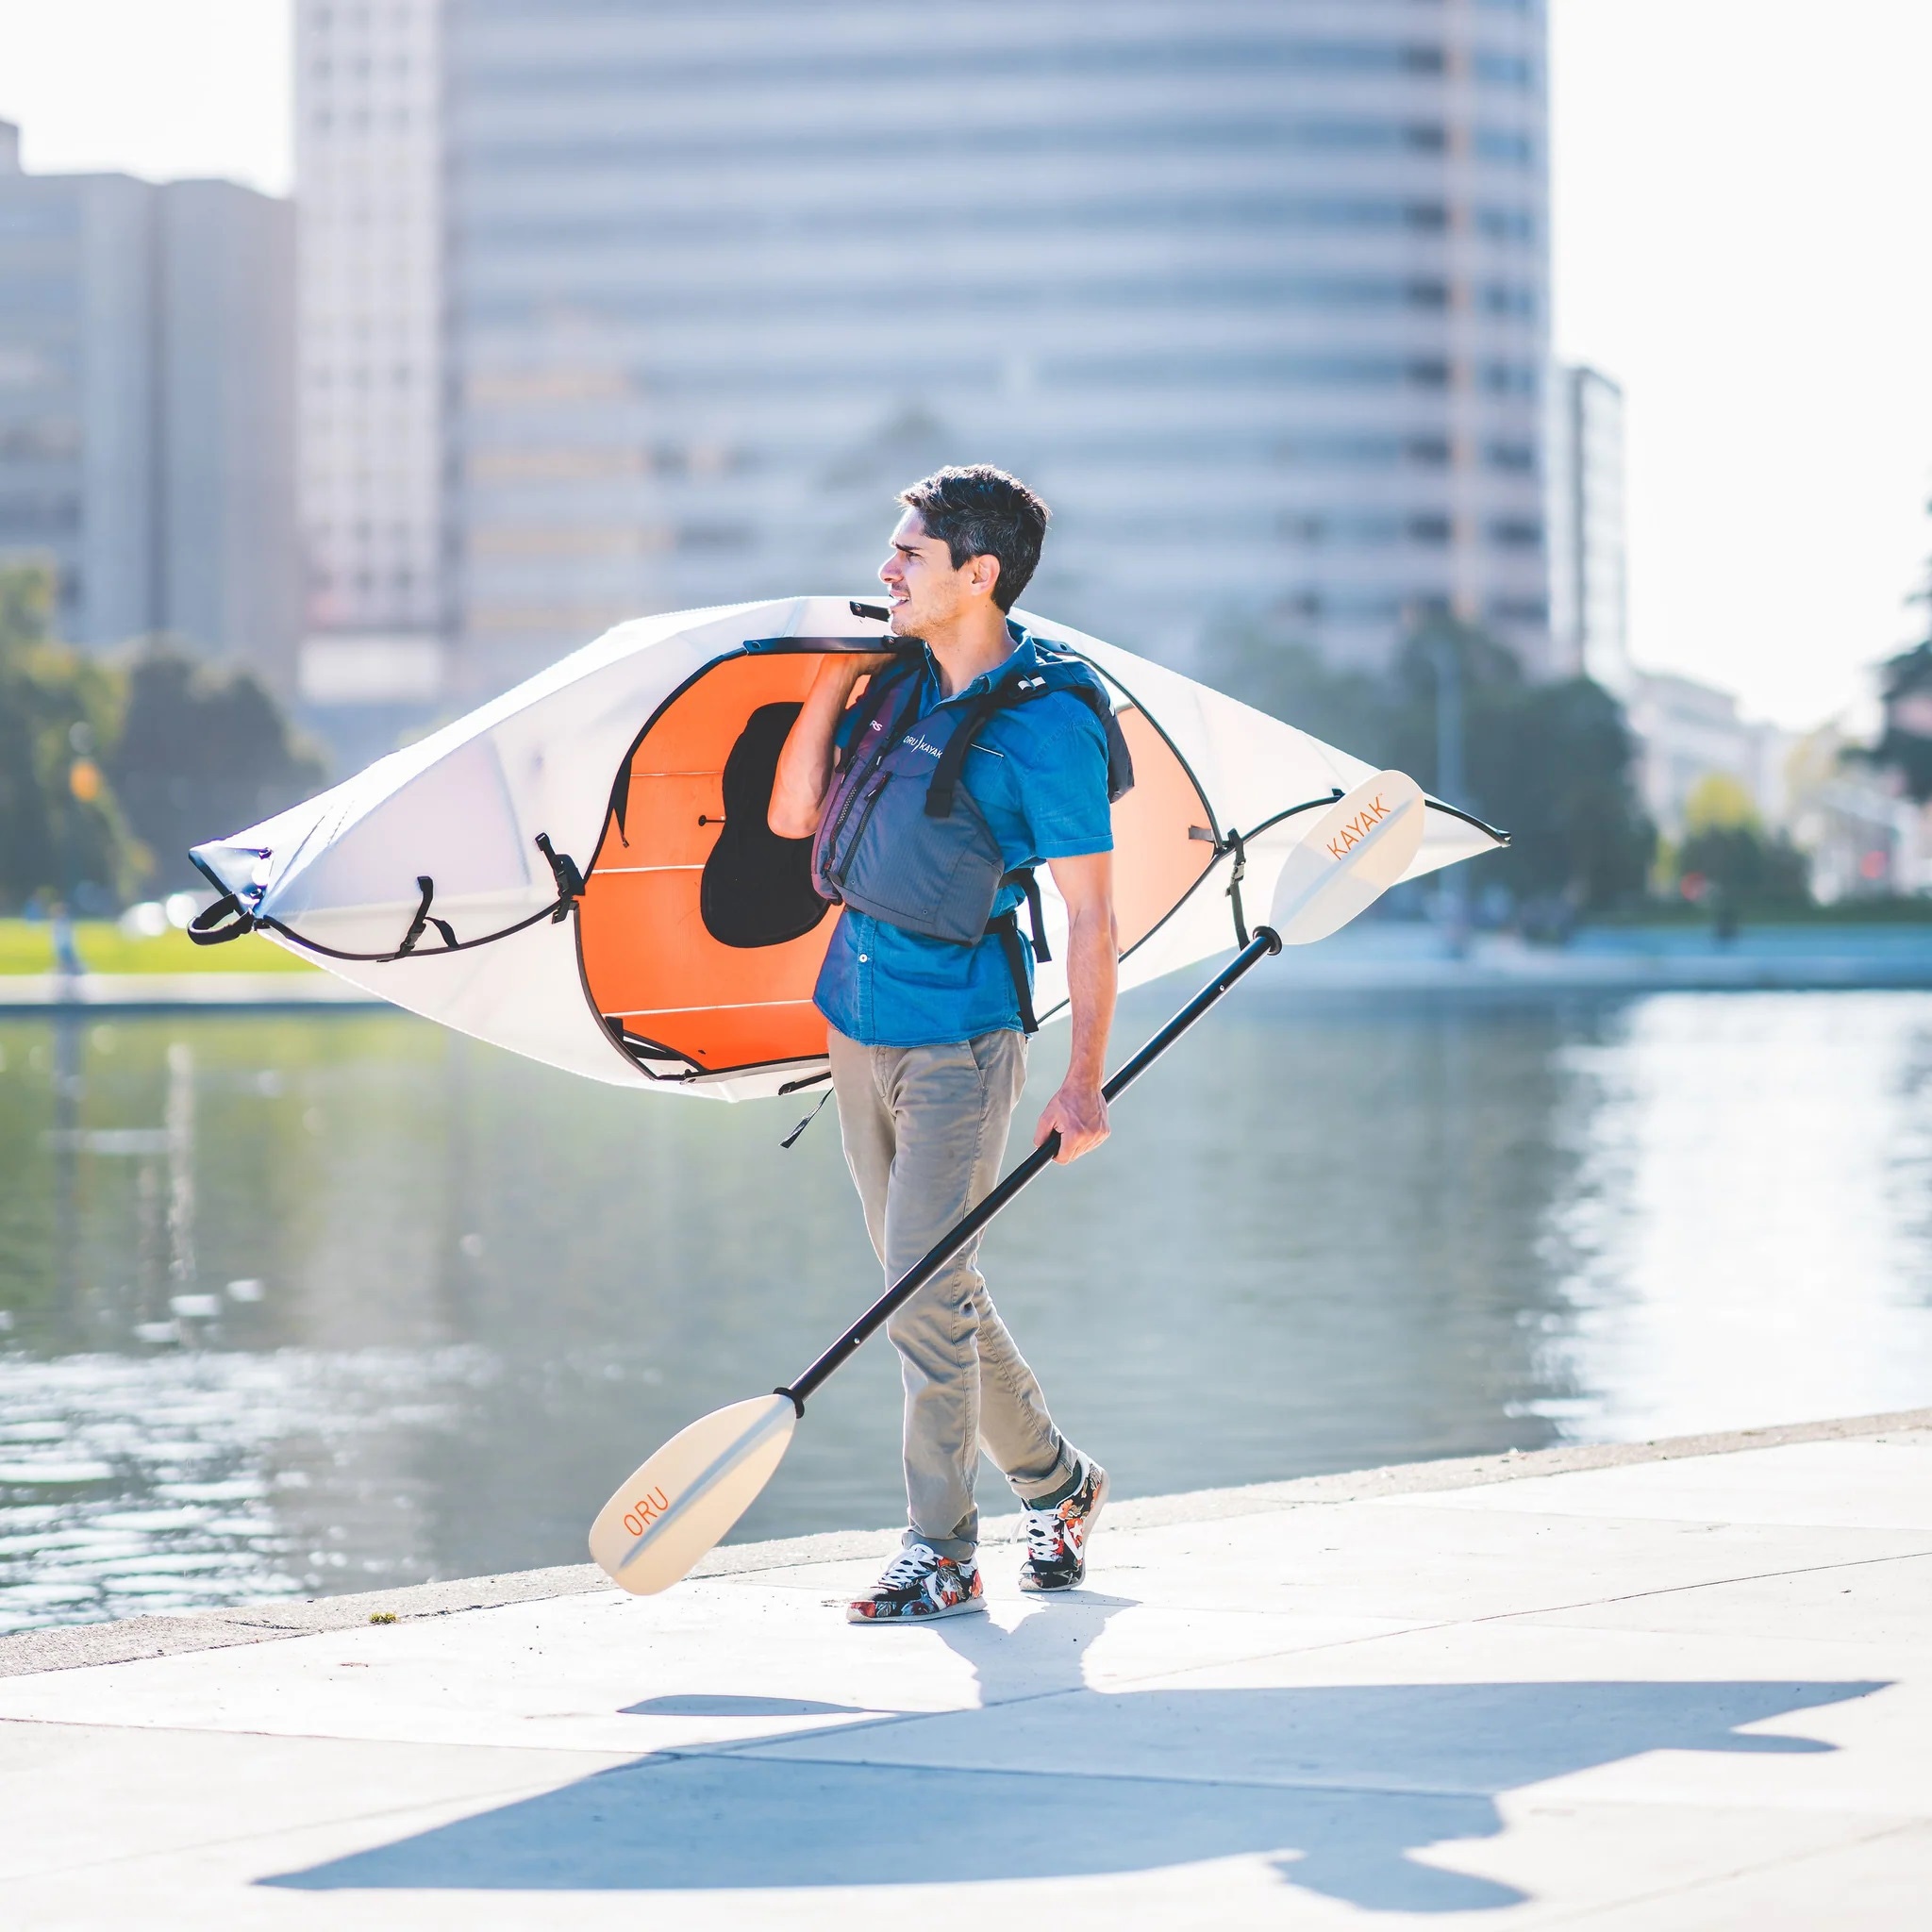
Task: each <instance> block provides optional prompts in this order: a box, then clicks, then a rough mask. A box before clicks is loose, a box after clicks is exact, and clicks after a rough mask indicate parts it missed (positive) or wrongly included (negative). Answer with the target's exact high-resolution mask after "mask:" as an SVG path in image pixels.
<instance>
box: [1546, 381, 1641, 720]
mask: <svg viewBox="0 0 1932 1932" xmlns="http://www.w3.org/2000/svg"><path fill="white" fill-rule="evenodd" d="M1549 397H1550V414H1549V441H1548V456H1547V474H1548V477H1549V511H1548V515H1549V558H1550V642H1551V668H1552V669H1553V670H1555V671H1557V672H1559V673H1562V674H1565V675H1574V674H1577V673H1583V674H1586V675H1589V676H1591V677H1593V678H1595V679H1596V681H1597V682H1598V683H1599V684H1601V685H1603V686H1605V687H1606V688H1607V689H1608V690H1610V691H1616V692H1618V693H1619V694H1620V695H1621V694H1624V693H1626V692H1628V691H1629V690H1630V688H1631V676H1632V674H1631V669H1630V646H1629V635H1628V632H1629V625H1628V614H1627V603H1626V591H1625V567H1624V391H1622V390H1621V389H1620V388H1619V387H1618V386H1617V384H1616V383H1614V382H1612V381H1611V380H1610V378H1609V377H1608V376H1607V375H1602V374H1601V373H1600V372H1598V371H1597V370H1594V369H1589V368H1585V367H1583V366H1581V365H1580V364H1579V365H1576V366H1574V367H1572V366H1559V367H1557V368H1556V369H1554V370H1553V371H1552V372H1551V376H1550V387H1549Z"/></svg>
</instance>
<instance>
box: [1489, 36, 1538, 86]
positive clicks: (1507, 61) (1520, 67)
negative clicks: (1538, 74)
mask: <svg viewBox="0 0 1932 1932" xmlns="http://www.w3.org/2000/svg"><path fill="white" fill-rule="evenodd" d="M1474 65H1475V77H1476V78H1477V79H1478V80H1479V81H1482V82H1483V83H1484V84H1485V85H1486V86H1488V87H1512V88H1516V89H1518V90H1519V91H1523V90H1526V89H1527V88H1528V86H1529V84H1530V81H1531V78H1532V77H1533V75H1534V74H1535V69H1534V68H1532V67H1531V65H1530V63H1529V61H1528V60H1527V59H1525V58H1524V56H1523V55H1521V54H1500V53H1498V52H1497V51H1496V50H1495V49H1494V48H1493V47H1478V48H1477V49H1476V54H1475V63H1474Z"/></svg>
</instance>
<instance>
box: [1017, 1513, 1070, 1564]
mask: <svg viewBox="0 0 1932 1932" xmlns="http://www.w3.org/2000/svg"><path fill="white" fill-rule="evenodd" d="M1026 1554H1027V1556H1029V1557H1031V1558H1032V1559H1033V1560H1034V1561H1035V1562H1036V1563H1057V1562H1058V1561H1059V1559H1060V1557H1063V1556H1064V1555H1065V1554H1066V1532H1065V1528H1064V1526H1063V1525H1062V1524H1061V1522H1060V1512H1059V1507H1058V1504H1056V1505H1055V1507H1053V1508H1051V1509H1029V1510H1027V1512H1026Z"/></svg>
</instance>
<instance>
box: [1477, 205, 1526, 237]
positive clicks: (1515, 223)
mask: <svg viewBox="0 0 1932 1932" xmlns="http://www.w3.org/2000/svg"><path fill="white" fill-rule="evenodd" d="M1475 225H1476V229H1477V232H1478V233H1480V234H1482V235H1484V236H1486V237H1487V238H1488V239H1489V240H1490V241H1491V242H1531V241H1534V240H1535V239H1536V219H1535V217H1534V216H1533V215H1532V214H1531V213H1530V211H1529V210H1528V209H1527V208H1495V207H1483V208H1477V209H1476V211H1475Z"/></svg>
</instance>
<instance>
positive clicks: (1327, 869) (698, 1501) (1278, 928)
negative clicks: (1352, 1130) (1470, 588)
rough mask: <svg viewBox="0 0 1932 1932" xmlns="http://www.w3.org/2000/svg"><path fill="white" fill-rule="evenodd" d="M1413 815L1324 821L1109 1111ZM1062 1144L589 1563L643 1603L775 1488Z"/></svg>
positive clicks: (1397, 848) (1368, 894)
mask: <svg viewBox="0 0 1932 1932" xmlns="http://www.w3.org/2000/svg"><path fill="white" fill-rule="evenodd" d="M1423 814H1424V805H1423V794H1422V790H1421V788H1420V787H1419V786H1418V785H1417V784H1416V782H1415V780H1414V779H1413V778H1409V777H1406V776H1404V774H1402V773H1400V772H1378V773H1377V774H1375V775H1374V777H1373V778H1371V779H1369V780H1367V782H1366V783H1364V784H1361V785H1357V787H1356V789H1355V790H1354V791H1351V792H1350V793H1349V794H1348V796H1347V797H1345V798H1343V799H1341V800H1340V801H1339V802H1338V803H1336V804H1335V805H1333V806H1331V807H1330V808H1328V809H1327V810H1326V811H1325V812H1324V813H1323V814H1322V815H1321V817H1320V818H1318V819H1317V820H1316V821H1315V823H1314V824H1313V825H1311V826H1310V827H1309V829H1308V830H1307V833H1306V834H1304V836H1303V837H1302V839H1301V841H1300V842H1299V843H1298V844H1297V845H1296V846H1295V847H1294V849H1293V850H1292V851H1291V853H1290V854H1289V856H1288V859H1287V862H1286V863H1285V864H1284V865H1283V866H1282V868H1281V876H1280V878H1279V879H1278V880H1277V882H1276V884H1275V887H1274V902H1273V904H1272V906H1271V908H1270V910H1269V923H1268V924H1266V925H1263V926H1260V927H1258V928H1257V931H1256V933H1255V937H1254V939H1253V940H1252V941H1250V942H1249V943H1248V944H1247V945H1246V946H1245V947H1243V948H1242V950H1241V952H1240V953H1238V954H1237V955H1236V956H1235V958H1234V959H1233V961H1232V962H1231V963H1230V964H1229V965H1228V966H1227V967H1226V968H1225V969H1224V971H1222V972H1221V973H1220V974H1217V975H1216V976H1215V977H1214V978H1213V979H1212V980H1210V981H1209V982H1208V985H1206V986H1205V987H1203V988H1202V989H1201V991H1199V992H1197V993H1196V994H1195V995H1194V997H1193V998H1192V999H1191V1000H1190V1001H1189V1002H1188V1004H1187V1005H1186V1006H1185V1007H1183V1008H1181V1010H1180V1011H1179V1012H1178V1013H1176V1014H1175V1015H1174V1018H1173V1019H1172V1020H1170V1021H1169V1022H1168V1023H1167V1024H1166V1025H1165V1026H1163V1027H1162V1028H1161V1029H1160V1031H1159V1032H1158V1033H1157V1034H1156V1035H1155V1036H1154V1038H1153V1039H1152V1040H1150V1041H1148V1042H1147V1044H1146V1045H1145V1046H1143V1047H1142V1048H1141V1051H1140V1052H1139V1053H1137V1054H1136V1055H1135V1056H1134V1058H1132V1059H1130V1060H1129V1061H1128V1062H1127V1063H1126V1065H1125V1066H1124V1067H1123V1068H1122V1069H1121V1070H1120V1072H1119V1073H1117V1074H1115V1075H1114V1076H1113V1078H1112V1079H1111V1080H1109V1081H1108V1083H1107V1086H1106V1089H1105V1090H1104V1091H1105V1092H1106V1094H1107V1097H1108V1101H1109V1102H1111V1101H1113V1100H1115V1099H1117V1098H1118V1097H1119V1096H1120V1095H1121V1094H1122V1093H1124V1091H1126V1090H1127V1088H1129V1087H1130V1086H1132V1085H1133V1083H1134V1082H1135V1081H1136V1080H1137V1079H1139V1078H1140V1076H1141V1074H1144V1073H1145V1072H1146V1071H1147V1069H1148V1068H1149V1067H1151V1066H1152V1065H1153V1064H1154V1062H1155V1061H1156V1060H1157V1059H1158V1058H1160V1056H1161V1055H1162V1054H1164V1053H1165V1052H1166V1051H1167V1049H1168V1048H1169V1047H1170V1046H1172V1045H1173V1044H1174V1041H1176V1040H1178V1039H1179V1038H1180V1037H1181V1035H1182V1034H1183V1033H1185V1032H1186V1031H1187V1030H1188V1028H1189V1027H1191V1025H1192V1024H1194V1022H1195V1021H1196V1020H1198V1019H1199V1018H1200V1017H1201V1016H1202V1014H1204V1013H1205V1012H1207V1010H1208V1008H1209V1007H1211V1006H1213V1005H1215V1004H1216V1002H1217V1001H1219V1000H1220V999H1221V997H1222V995H1223V994H1224V993H1225V992H1226V991H1228V990H1229V989H1230V988H1231V987H1233V986H1234V985H1235V983H1236V982H1237V981H1238V980H1240V979H1241V978H1242V977H1244V976H1245V975H1246V974H1247V973H1248V972H1249V971H1250V970H1251V969H1252V968H1253V967H1255V966H1256V965H1257V964H1258V963H1259V962H1260V961H1261V960H1263V959H1266V958H1272V957H1273V956H1274V954H1276V953H1278V952H1280V950H1281V949H1282V947H1283V946H1285V945H1288V946H1301V945H1307V944H1308V943H1309V942H1310V941H1314V940H1321V939H1326V938H1327V937H1328V935H1329V934H1330V933H1332V932H1334V931H1336V930H1337V929H1338V928H1340V927H1341V926H1343V925H1346V924H1348V922H1349V921H1350V920H1351V919H1353V918H1354V917H1355V916H1356V914H1357V913H1358V912H1360V911H1362V910H1363V909H1364V908H1366V907H1368V906H1370V905H1372V904H1373V903H1374V901H1375V900H1376V899H1378V898H1379V897H1380V896H1381V895H1382V894H1383V893H1384V892H1385V891H1388V890H1389V888H1390V887H1391V886H1392V885H1393V884H1394V883H1395V882H1396V880H1397V879H1399V878H1401V876H1402V875H1403V874H1404V873H1406V872H1407V870H1408V868H1409V866H1410V864H1411V863H1412V862H1413V860H1414V858H1415V855H1416V853H1417V851H1418V850H1419V849H1420V847H1421V845H1422V840H1423ZM1058 1147H1059V1137H1058V1135H1057V1134H1056V1135H1049V1136H1048V1137H1047V1139H1046V1140H1045V1141H1042V1142H1041V1145H1040V1146H1038V1147H1036V1148H1035V1149H1034V1150H1033V1152H1032V1153H1031V1154H1029V1155H1028V1156H1027V1157H1026V1158H1025V1159H1024V1160H1023V1161H1022V1162H1021V1163H1020V1165H1019V1166H1018V1167H1016V1168H1015V1169H1014V1170H1013V1171H1012V1173H1011V1174H1008V1176H1007V1177H1006V1179H1005V1180H1003V1181H1001V1182H1000V1184H999V1186H998V1187H996V1188H995V1189H994V1190H993V1191H992V1192H991V1193H990V1194H988V1195H987V1197H986V1198H985V1199H984V1200H983V1201H981V1202H980V1203H979V1205H978V1206H977V1207H976V1208H974V1209H973V1210H972V1212H971V1213H969V1214H968V1215H967V1216H966V1217H965V1219H964V1220H962V1221H960V1222H959V1223H958V1225H957V1226H955V1227H954V1228H953V1229H952V1231H951V1232H950V1233H948V1234H946V1235H944V1236H942V1237H941V1240H940V1242H939V1244H938V1245H937V1246H936V1247H935V1248H934V1249H933V1250H932V1252H931V1253H930V1254H928V1255H927V1256H926V1257H925V1258H924V1260H923V1261H921V1262H919V1263H918V1264H917V1265H916V1266H915V1267H913V1268H911V1269H909V1270H908V1272H907V1273H906V1274H905V1275H903V1276H902V1277H901V1278H900V1279H899V1280H898V1281H896V1282H894V1283H893V1284H892V1286H891V1288H889V1289H888V1290H887V1291H886V1292H885V1293H884V1294H882V1295H881V1296H880V1297H879V1299H878V1300H877V1301H875V1302H874V1304H873V1305H872V1307H869V1308H868V1309H867V1310H866V1311H865V1313H864V1314H863V1315H861V1316H860V1317H859V1319H858V1321H857V1322H855V1323H854V1324H853V1325H852V1326H851V1327H850V1328H848V1329H847V1330H846V1331H845V1333H844V1334H843V1335H841V1337H840V1338H839V1339H838V1341H835V1342H834V1343H833V1344H832V1345H831V1347H830V1348H828V1349H827V1350H826V1351H825V1352H824V1355H822V1356H821V1357H819V1358H818V1360H817V1361H815V1362H814V1363H812V1365H811V1367H810V1368H808V1370H806V1372H805V1374H802V1375H800V1376H799V1377H798V1379H797V1380H796V1381H794V1382H793V1383H792V1384H791V1386H790V1387H789V1388H785V1389H780V1390H778V1391H775V1392H774V1394H771V1395H759V1396H755V1397H754V1398H753V1399H752V1400H751V1401H749V1402H734V1403H733V1404H732V1405H731V1407H729V1408H721V1409H717V1410H714V1411H713V1412H712V1413H711V1414H710V1415H708V1416H705V1417H702V1418H701V1419H700V1420H699V1421H697V1422H694V1423H692V1424H691V1426H690V1427H689V1428H687V1429H682V1430H680V1431H679V1432H678V1433H677V1434H676V1435H675V1436H674V1437H672V1439H671V1440H670V1441H668V1442H667V1443H665V1445H664V1446H663V1448H661V1449H660V1450H658V1453H657V1454H656V1455H655V1456H653V1457H651V1459H650V1460H649V1461H648V1462H646V1463H645V1464H644V1465H643V1467H642V1468H641V1469H640V1470H638V1471H637V1473H636V1474H634V1475H632V1476H631V1477H630V1478H629V1480H628V1481H626V1482H625V1485H624V1487H623V1488H622V1489H620V1490H619V1491H617V1493H616V1494H615V1495H614V1496H612V1497H611V1499H610V1500H609V1502H608V1503H607V1504H605V1506H604V1507H603V1508H602V1509H601V1510H600V1511H599V1512H598V1516H597V1520H596V1522H595V1523H593V1524H591V1556H592V1557H595V1558H596V1560H597V1563H598V1566H599V1567H600V1568H601V1569H602V1570H603V1571H604V1573H605V1574H607V1575H608V1576H609V1577H610V1578H611V1579H612V1580H613V1581H614V1582H617V1583H621V1584H622V1585H623V1586H624V1588H625V1590H628V1591H633V1592H635V1593H636V1594H637V1595H640V1596H649V1595H651V1594H653V1593H654V1592H656V1591H660V1590H668V1589H669V1588H670V1587H671V1585H672V1584H674V1583H675V1582H676V1581H677V1580H678V1578H679V1577H681V1576H683V1575H684V1574H686V1573H687V1572H688V1571H689V1570H690V1569H691V1566H692V1565H693V1564H694V1563H696V1562H697V1560H698V1559H699V1558H700V1557H703V1556H704V1555H706V1553H707V1552H708V1551H709V1550H710V1549H711V1548H712V1547H713V1546H714V1545H715V1544H716V1543H717V1542H718V1541H720V1539H721V1538H723V1537H724V1534H725V1533H726V1532H727V1531H728V1530H729V1529H730V1527H731V1525H732V1524H734V1523H736V1522H737V1521H738V1519H739V1518H740V1517H741V1516H742V1515H743V1514H744V1512H745V1510H746V1509H748V1508H749V1507H751V1504H752V1502H753V1500H754V1499H755V1498H756V1497H757V1495H758V1491H760V1490H762V1489H763V1488H764V1486H765V1485H766V1484H767V1483H768V1482H769V1481H771V1479H772V1474H773V1472H774V1470H775V1469H776V1468H777V1467H778V1465H779V1463H780V1462H782V1461H783V1460H784V1459H785V1451H786V1449H787V1448H788V1447H789V1446H790V1445H791V1431H792V1429H793V1428H794V1427H795V1426H796V1425H797V1423H798V1418H799V1417H800V1416H802V1415H803V1414H804V1413H805V1403H806V1398H807V1397H808V1395H810V1394H811V1393H812V1392H813V1391H815V1390H816V1389H817V1388H818V1387H819V1385H820V1384H821V1383H822V1382H824V1380H825V1378H826V1377H827V1376H828V1375H830V1374H831V1373H832V1372H833V1370H835V1369H836V1368H837V1367H838V1366H839V1365H840V1363H841V1362H843V1361H846V1360H848V1359H849V1358H850V1357H851V1356H852V1355H853V1353H854V1352H855V1351H856V1350H857V1349H858V1347H859V1346H860V1345H861V1344H862V1343H863V1342H864V1341H865V1340H866V1339H867V1337H868V1336H870V1335H872V1334H873V1333H874V1330H876V1329H878V1328H880V1327H882V1326H883V1325H884V1324H885V1321H886V1318H887V1317H888V1316H889V1315H891V1313H892V1311H893V1310H894V1309H895V1308H897V1307H900V1306H901V1305H902V1304H903V1303H905V1302H907V1301H909V1300H910V1299H911V1298H912V1296H913V1295H915V1294H917V1293H918V1292H919V1291H920V1290H921V1289H922V1288H924V1286H925V1284H926V1283H927V1282H928V1281H930V1280H931V1279H932V1277H933V1276H934V1275H935V1274H938V1273H939V1272H940V1270H941V1268H943V1267H944V1266H945V1265H946V1263H947V1262H948V1261H950V1260H951V1259H952V1258H953V1257H954V1256H955V1255H956V1254H958V1251H959V1250H960V1249H961V1248H962V1247H964V1246H965V1245H966V1243H967V1242H968V1241H971V1240H972V1239H973V1238H974V1235H976V1234H978V1233H979V1231H980V1230H981V1229H982V1228H983V1227H985V1226H986V1224H988V1223H989V1222H990V1221H991V1220H992V1218H993V1216H994V1215H996V1214H997V1213H999V1211H1000V1210H1001V1208H1004V1207H1006V1205H1007V1204H1008V1202H1009V1201H1010V1200H1012V1198H1013V1197H1014V1195H1016V1194H1017V1193H1018V1192H1019V1191H1020V1190H1021V1189H1022V1188H1024V1187H1025V1186H1026V1184H1027V1183H1028V1182H1029V1181H1031V1180H1032V1179H1034V1178H1035V1176H1036V1175H1038V1174H1041V1173H1043V1172H1044V1171H1045V1169H1046V1168H1047V1167H1048V1166H1049V1165H1050V1164H1051V1163H1052V1160H1053V1158H1054V1155H1055V1154H1056V1153H1057V1152H1058Z"/></svg>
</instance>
